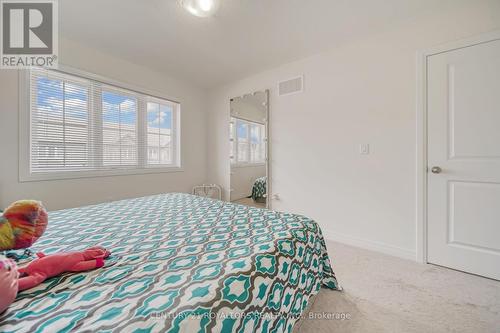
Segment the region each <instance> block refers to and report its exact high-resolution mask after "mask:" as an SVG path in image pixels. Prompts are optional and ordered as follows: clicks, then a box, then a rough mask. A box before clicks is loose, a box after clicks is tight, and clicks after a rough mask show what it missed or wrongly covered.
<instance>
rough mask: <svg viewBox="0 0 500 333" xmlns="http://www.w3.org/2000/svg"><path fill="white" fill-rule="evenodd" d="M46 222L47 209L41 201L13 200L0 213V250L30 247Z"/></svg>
mask: <svg viewBox="0 0 500 333" xmlns="http://www.w3.org/2000/svg"><path fill="white" fill-rule="evenodd" d="M47 222H48V216H47V211H46V210H45V208H44V207H43V205H42V203H41V202H39V201H35V200H21V201H16V202H14V203H13V204H12V205H10V206H9V207H8V208H7V209H6V210H5V211H4V212H3V214H2V215H0V251H5V250H18V249H25V248H28V247H30V246H31V245H33V243H35V242H36V241H37V240H38V238H40V237H41V236H42V234H43V233H44V232H45V229H46V228H47Z"/></svg>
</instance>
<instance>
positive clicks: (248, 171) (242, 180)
mask: <svg viewBox="0 0 500 333" xmlns="http://www.w3.org/2000/svg"><path fill="white" fill-rule="evenodd" d="M265 175H266V166H265V165H252V166H237V167H235V166H232V167H231V189H232V192H231V201H234V200H239V199H243V198H246V197H248V196H250V195H251V194H252V187H253V183H254V182H255V180H256V179H257V178H260V177H264V176H265Z"/></svg>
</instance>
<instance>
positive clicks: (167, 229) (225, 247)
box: [0, 193, 338, 333]
mask: <svg viewBox="0 0 500 333" xmlns="http://www.w3.org/2000/svg"><path fill="white" fill-rule="evenodd" d="M93 245H101V246H105V247H107V248H108V249H109V250H111V251H112V257H113V258H112V259H113V260H112V261H111V262H114V264H113V265H112V266H108V267H104V268H101V269H97V270H93V271H88V272H82V273H73V274H64V275H62V276H59V277H56V278H52V279H50V280H47V281H45V282H44V283H43V284H42V285H40V286H38V287H36V288H33V289H30V290H26V291H24V292H21V293H19V295H18V297H17V299H16V301H15V302H14V303H13V304H12V305H11V307H10V308H9V309H8V310H7V311H6V312H4V313H3V314H2V315H0V331H2V332H19V333H21V332H68V331H89V332H97V331H99V332H248V331H249V332H252V331H255V332H291V331H292V329H293V327H294V325H295V323H296V322H297V320H298V319H299V318H300V315H301V314H302V313H303V311H304V310H305V309H306V308H307V307H308V304H309V301H310V299H311V297H312V296H314V295H315V294H317V293H318V291H319V290H320V288H321V286H325V287H327V288H331V289H337V288H338V285H337V280H336V278H335V275H334V273H333V271H332V269H331V266H330V260H329V258H328V254H327V250H326V247H325V243H324V240H323V237H322V234H321V230H320V228H319V227H318V225H317V224H316V222H314V221H313V220H311V219H309V218H306V217H303V216H299V215H293V214H286V213H279V212H275V211H270V210H266V209H259V208H253V207H247V206H242V205H237V204H233V203H228V202H223V201H219V200H213V199H208V198H202V197H197V196H193V195H189V194H180V193H170V194H161V195H155V196H149V197H142V198H136V199H130V200H122V201H117V202H110V203H103V204H99V205H93V206H87V207H80V208H74V209H66V210H61V211H55V212H51V213H49V226H48V229H47V231H46V233H45V235H44V236H43V237H42V238H41V239H40V240H39V241H38V242H37V243H36V244H35V245H34V247H33V250H34V251H43V252H44V253H46V254H50V253H55V252H59V251H74V250H82V249H84V248H87V247H89V246H93Z"/></svg>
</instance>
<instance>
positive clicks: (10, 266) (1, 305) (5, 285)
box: [0, 255, 19, 313]
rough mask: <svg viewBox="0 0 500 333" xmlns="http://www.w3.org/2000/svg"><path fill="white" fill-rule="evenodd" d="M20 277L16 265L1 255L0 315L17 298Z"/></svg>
mask: <svg viewBox="0 0 500 333" xmlns="http://www.w3.org/2000/svg"><path fill="white" fill-rule="evenodd" d="M18 275H19V274H18V272H17V265H16V263H15V262H14V261H13V260H11V259H7V258H6V257H4V256H2V255H0V313H2V312H4V311H5V309H7V308H8V307H9V305H11V304H12V302H14V299H15V298H16V295H17V277H18Z"/></svg>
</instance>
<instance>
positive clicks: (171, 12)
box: [59, 0, 454, 87]
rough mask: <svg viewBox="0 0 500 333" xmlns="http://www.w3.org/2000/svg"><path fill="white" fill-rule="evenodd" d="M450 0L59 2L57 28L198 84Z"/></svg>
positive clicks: (304, 52) (293, 56)
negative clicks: (210, 7) (207, 4)
mask: <svg viewBox="0 0 500 333" xmlns="http://www.w3.org/2000/svg"><path fill="white" fill-rule="evenodd" d="M451 1H454V0H222V5H221V8H220V10H219V12H218V13H217V14H216V16H215V17H211V18H198V17H194V16H192V15H190V14H189V13H187V12H185V11H184V10H183V9H182V8H180V6H179V5H178V3H177V1H176V0H78V1H77V0H64V1H60V2H59V13H60V15H59V17H60V34H61V35H62V36H63V37H65V38H68V39H71V40H74V41H76V42H79V43H82V44H85V45H87V46H90V47H95V48H98V49H100V50H102V51H103V52H106V53H110V54H112V55H115V56H118V57H121V58H123V59H126V60H128V61H131V62H133V63H137V64H140V65H143V66H146V67H149V68H151V69H153V70H155V71H159V72H161V73H164V74H166V75H169V76H173V77H177V78H180V79H183V80H186V81H189V82H192V83H193V84H196V85H199V86H202V87H213V86H217V85H220V84H223V83H227V82H230V81H233V80H236V79H239V78H242V77H244V76H246V75H249V74H253V73H256V72H260V71H263V70H265V69H269V68H272V67H275V66H277V65H280V64H283V63H286V62H290V61H293V60H297V59H300V58H304V57H306V56H308V55H312V54H315V53H318V52H321V51H323V50H325V49H328V48H331V47H333V46H335V45H338V44H340V43H343V42H345V41H347V40H352V39H355V38H359V37H362V36H364V35H366V34H368V33H372V32H374V31H376V30H377V29H382V28H385V27H387V26H388V25H390V24H391V23H394V22H395V21H398V20H404V19H407V18H409V17H412V16H415V15H418V14H420V13H422V12H423V11H429V10H432V8H433V7H435V6H437V4H440V5H442V4H443V2H448V3H449V2H451Z"/></svg>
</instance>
